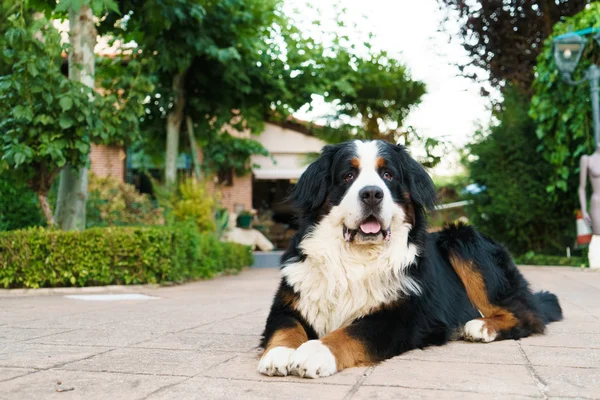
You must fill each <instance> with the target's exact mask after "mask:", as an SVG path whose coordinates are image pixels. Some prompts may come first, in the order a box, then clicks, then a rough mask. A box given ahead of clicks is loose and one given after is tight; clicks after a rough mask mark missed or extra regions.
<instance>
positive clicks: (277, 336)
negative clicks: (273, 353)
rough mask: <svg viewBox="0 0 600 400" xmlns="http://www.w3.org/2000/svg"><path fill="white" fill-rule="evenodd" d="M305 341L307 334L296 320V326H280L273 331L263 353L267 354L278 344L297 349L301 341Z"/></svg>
mask: <svg viewBox="0 0 600 400" xmlns="http://www.w3.org/2000/svg"><path fill="white" fill-rule="evenodd" d="M307 341H308V336H307V335H306V331H305V330H304V328H303V327H302V325H300V323H299V322H296V326H293V327H289V328H281V329H278V330H277V331H275V333H274V334H273V336H271V339H269V342H268V343H267V346H266V347H265V351H264V353H263V354H267V353H268V351H269V350H271V349H272V348H274V347H279V346H283V347H289V348H291V349H297V348H298V347H300V345H301V344H302V343H304V342H307Z"/></svg>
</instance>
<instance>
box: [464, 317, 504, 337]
mask: <svg viewBox="0 0 600 400" xmlns="http://www.w3.org/2000/svg"><path fill="white" fill-rule="evenodd" d="M496 336H498V333H497V332H494V331H493V330H490V329H488V327H487V325H486V323H485V321H484V320H482V319H472V320H471V321H469V322H467V323H466V324H465V339H466V340H472V341H474V342H486V343H489V342H493V341H494V339H496Z"/></svg>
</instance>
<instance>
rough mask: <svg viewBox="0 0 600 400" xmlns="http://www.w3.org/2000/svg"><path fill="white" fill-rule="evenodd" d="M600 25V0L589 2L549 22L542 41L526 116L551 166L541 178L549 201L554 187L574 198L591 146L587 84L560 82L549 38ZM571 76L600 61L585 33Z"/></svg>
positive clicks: (538, 147)
mask: <svg viewBox="0 0 600 400" xmlns="http://www.w3.org/2000/svg"><path fill="white" fill-rule="evenodd" d="M589 27H595V28H600V3H598V2H593V3H591V4H590V5H589V6H588V7H587V8H586V9H585V10H584V11H581V12H580V13H578V14H576V15H574V16H573V17H569V18H566V19H565V20H564V22H559V23H557V24H556V25H555V26H554V30H553V33H552V35H551V36H550V37H548V39H546V41H545V42H544V48H543V51H542V52H541V53H540V55H539V56H538V62H537V66H536V68H535V73H536V75H535V81H534V83H533V90H534V96H533V98H532V99H531V108H530V112H529V115H530V116H531V118H533V120H534V121H535V123H536V125H537V128H536V134H537V137H538V138H539V139H540V140H541V143H539V144H537V145H534V146H535V149H536V150H537V151H540V152H541V154H542V155H543V157H544V159H545V160H546V161H547V162H548V163H549V164H550V165H551V166H552V170H551V171H550V173H549V174H548V175H547V176H546V177H542V179H543V182H544V183H545V184H546V190H547V191H548V193H550V194H552V196H550V197H549V200H554V201H558V194H557V192H558V191H561V192H567V193H571V195H572V196H573V197H576V194H575V193H576V192H575V190H576V189H575V188H576V186H577V184H578V182H577V178H576V176H577V174H578V170H579V159H580V157H581V156H582V155H583V154H589V153H591V152H593V151H594V138H593V125H592V108H591V104H590V88H589V84H588V83H587V82H586V83H584V84H580V85H578V86H571V85H569V84H567V83H565V82H564V81H563V80H562V79H561V77H560V73H559V72H558V69H557V67H556V64H555V62H554V56H553V53H552V44H553V39H554V38H555V37H556V36H558V35H560V34H563V33H566V32H569V31H576V30H580V29H584V28H589ZM587 38H588V43H587V45H586V47H585V50H584V52H583V55H582V57H581V60H580V61H579V65H578V67H577V69H576V70H575V73H574V74H573V79H580V78H582V77H583V74H584V72H585V71H586V69H587V68H588V67H589V66H590V65H591V64H592V63H596V64H598V63H599V62H600V47H599V46H598V44H597V43H596V41H595V40H593V39H592V38H591V37H590V36H587Z"/></svg>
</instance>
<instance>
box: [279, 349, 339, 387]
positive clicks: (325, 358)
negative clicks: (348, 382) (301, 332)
mask: <svg viewBox="0 0 600 400" xmlns="http://www.w3.org/2000/svg"><path fill="white" fill-rule="evenodd" d="M290 372H291V373H292V374H294V375H298V376H301V377H304V378H319V377H321V378H322V377H325V376H329V375H333V374H335V373H336V372H337V367H336V365H335V357H334V356H333V354H332V353H331V350H329V347H327V346H325V345H324V344H323V343H321V341H320V340H309V341H308V342H306V343H304V344H303V345H302V346H300V347H298V349H297V350H296V351H295V352H294V354H293V355H292V362H291V364H290Z"/></svg>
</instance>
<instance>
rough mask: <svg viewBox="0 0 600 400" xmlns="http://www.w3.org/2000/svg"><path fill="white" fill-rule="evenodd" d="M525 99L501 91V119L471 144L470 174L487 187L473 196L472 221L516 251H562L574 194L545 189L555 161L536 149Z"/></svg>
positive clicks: (569, 236)
mask: <svg viewBox="0 0 600 400" xmlns="http://www.w3.org/2000/svg"><path fill="white" fill-rule="evenodd" d="M527 106H528V99H527V98H526V97H524V96H523V95H522V94H519V92H517V91H516V90H515V89H512V88H509V89H507V90H505V91H504V103H503V104H502V108H501V109H500V110H499V111H498V112H497V113H496V116H497V118H498V119H499V124H498V125H497V126H493V127H491V128H490V131H489V133H488V132H486V133H481V132H480V134H479V139H478V141H477V142H476V143H474V144H472V145H470V146H469V151H470V153H471V155H473V156H476V157H477V158H476V159H475V160H474V161H472V162H470V163H469V164H468V168H469V171H470V177H471V179H472V180H473V181H474V182H475V183H477V184H479V185H482V186H485V187H486V189H485V190H484V191H483V192H481V193H479V194H477V195H473V196H471V198H472V200H473V201H474V204H473V206H472V207H471V209H470V217H471V221H472V222H473V223H474V224H475V225H476V226H477V227H478V228H479V229H480V230H481V231H482V232H484V233H485V234H487V235H489V236H491V237H493V238H494V239H495V240H498V241H500V242H502V243H504V244H505V245H507V246H508V247H509V249H510V250H511V251H512V252H514V253H515V254H524V253H526V252H529V251H534V252H546V253H549V254H564V249H565V247H566V246H572V244H573V239H574V237H575V232H574V225H575V224H574V222H575V219H574V210H575V208H576V201H577V196H576V195H575V193H574V192H573V193H563V192H557V193H556V198H557V201H555V202H552V201H550V199H549V197H550V196H549V194H548V193H547V191H546V186H547V179H548V177H549V176H551V175H552V172H553V166H552V165H550V164H548V162H547V161H546V160H545V158H544V156H543V155H542V154H541V153H539V152H536V151H535V148H536V147H537V146H538V144H539V140H538V138H537V137H536V124H535V123H534V121H533V120H531V119H530V118H529V117H528V115H527Z"/></svg>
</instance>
